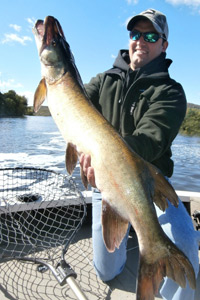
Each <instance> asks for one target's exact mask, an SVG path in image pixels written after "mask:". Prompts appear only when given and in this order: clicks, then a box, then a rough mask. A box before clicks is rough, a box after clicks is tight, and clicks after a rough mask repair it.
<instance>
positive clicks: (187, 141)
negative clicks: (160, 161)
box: [172, 135, 200, 192]
mask: <svg viewBox="0 0 200 300" xmlns="http://www.w3.org/2000/svg"><path fill="white" fill-rule="evenodd" d="M172 152H173V160H174V165H175V167H174V175H173V177H172V184H173V185H174V187H175V189H177V190H188V191H194V192H200V137H185V136H180V135H179V136H177V138H176V139H175V141H174V143H173V146H172Z"/></svg>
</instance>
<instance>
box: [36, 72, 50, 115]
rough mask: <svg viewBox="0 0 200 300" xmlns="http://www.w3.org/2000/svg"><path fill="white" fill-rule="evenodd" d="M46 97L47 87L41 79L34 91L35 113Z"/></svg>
mask: <svg viewBox="0 0 200 300" xmlns="http://www.w3.org/2000/svg"><path fill="white" fill-rule="evenodd" d="M46 96H47V87H46V82H45V79H44V78H42V79H41V80H40V83H39V85H38V87H37V89H36V91H35V95H34V104H33V109H34V111H35V112H37V111H38V110H39V109H40V106H41V105H42V103H43V102H44V100H45V99H46Z"/></svg>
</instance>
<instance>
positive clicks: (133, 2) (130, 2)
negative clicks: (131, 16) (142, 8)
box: [126, 0, 139, 5]
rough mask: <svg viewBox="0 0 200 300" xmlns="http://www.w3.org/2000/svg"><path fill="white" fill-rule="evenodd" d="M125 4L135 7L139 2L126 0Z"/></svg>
mask: <svg viewBox="0 0 200 300" xmlns="http://www.w3.org/2000/svg"><path fill="white" fill-rule="evenodd" d="M126 2H127V3H128V4H133V5H136V4H138V2H139V0H126Z"/></svg>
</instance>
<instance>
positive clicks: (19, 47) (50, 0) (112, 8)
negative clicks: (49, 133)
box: [0, 0, 200, 105]
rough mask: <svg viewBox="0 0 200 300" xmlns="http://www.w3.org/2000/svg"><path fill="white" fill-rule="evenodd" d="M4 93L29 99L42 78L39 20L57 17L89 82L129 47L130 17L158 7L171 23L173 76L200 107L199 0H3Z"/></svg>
mask: <svg viewBox="0 0 200 300" xmlns="http://www.w3.org/2000/svg"><path fill="white" fill-rule="evenodd" d="M0 7H1V26H0V57H1V60H0V91H1V92H2V93H4V92H6V91H8V90H10V89H13V90H15V91H16V92H17V93H18V94H20V95H25V96H26V97H27V98H28V101H29V105H32V102H33V94H34V91H35V89H36V87H37V85H38V82H39V80H40V78H41V75H40V74H41V73H40V63H39V58H38V54H37V49H36V45H35V40H34V37H33V34H32V30H31V28H32V26H33V24H34V22H35V21H36V20H37V19H44V18H45V17H46V16H47V15H52V16H54V17H56V18H57V19H58V20H59V21H60V23H61V26H62V28H63V30H64V33H65V36H66V39H67V41H68V42H69V44H70V45H71V49H72V51H73V53H74V56H75V60H76V64H77V67H78V69H79V71H80V74H81V76H82V79H83V82H84V83H86V82H88V81H89V80H90V78H91V77H93V76H95V75H96V74H97V73H99V72H103V71H105V70H107V69H109V68H110V67H111V66H112V64H113V62H114V59H115V57H116V56H117V54H118V51H119V50H120V49H126V48H128V31H127V30H126V22H127V20H128V18H129V17H131V16H133V15H135V14H137V13H139V12H141V11H143V10H145V9H147V8H155V9H158V10H160V11H162V12H163V13H164V14H166V16H167V19H168V24H169V47H168V49H167V57H168V58H171V59H172V60H173V64H172V65H171V67H170V75H171V77H172V78H174V79H175V80H177V81H179V82H180V83H181V84H182V85H183V87H184V90H185V92H186V96H187V100H188V102H192V103H195V104H199V105H200V38H199V36H200V0H163V1H161V0H73V1H72V0H58V1H55V0H34V1H33V0H30V1H27V0H9V1H4V0H0Z"/></svg>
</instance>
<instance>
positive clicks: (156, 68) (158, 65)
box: [113, 50, 172, 75]
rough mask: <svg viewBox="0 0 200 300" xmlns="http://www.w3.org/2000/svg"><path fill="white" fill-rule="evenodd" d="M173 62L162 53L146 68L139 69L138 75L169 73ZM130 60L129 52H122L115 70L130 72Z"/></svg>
mask: <svg viewBox="0 0 200 300" xmlns="http://www.w3.org/2000/svg"><path fill="white" fill-rule="evenodd" d="M171 63H172V60H171V59H166V53H165V52H162V53H161V54H160V55H159V56H158V57H156V58H155V59H153V60H152V61H150V62H149V63H148V64H146V65H145V66H144V67H142V68H139V69H138V70H137V71H138V75H139V74H143V75H151V74H154V73H161V72H168V68H169V66H170V65H171ZM129 64H130V58H129V52H128V50H120V51H119V53H118V56H117V58H116V60H115V62H114V64H113V67H114V68H117V69H120V70H121V71H122V72H123V71H124V72H127V71H128V70H129Z"/></svg>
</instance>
